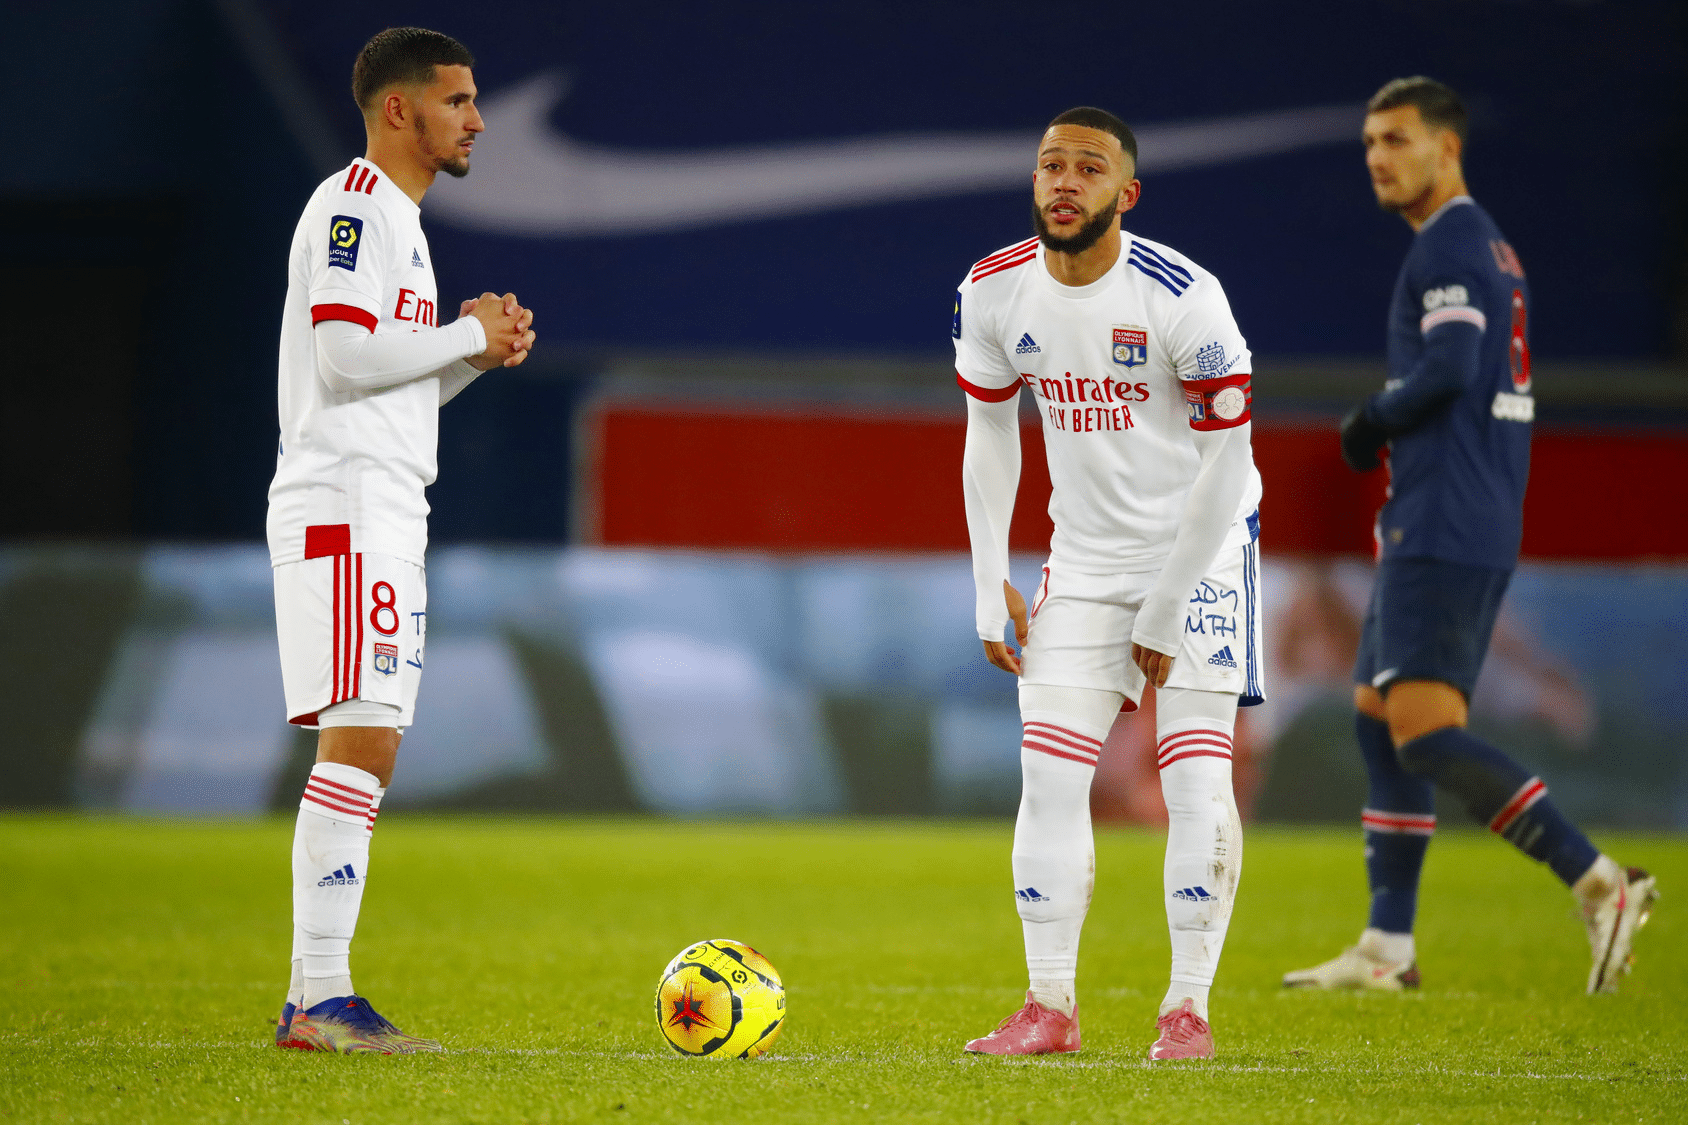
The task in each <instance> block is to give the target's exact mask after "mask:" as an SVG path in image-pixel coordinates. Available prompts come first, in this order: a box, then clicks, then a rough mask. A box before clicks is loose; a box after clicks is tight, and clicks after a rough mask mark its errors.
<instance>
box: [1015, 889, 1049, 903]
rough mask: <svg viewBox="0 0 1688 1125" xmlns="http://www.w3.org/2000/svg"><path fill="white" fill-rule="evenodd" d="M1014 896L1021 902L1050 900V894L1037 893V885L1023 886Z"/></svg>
mask: <svg viewBox="0 0 1688 1125" xmlns="http://www.w3.org/2000/svg"><path fill="white" fill-rule="evenodd" d="M1014 897H1015V898H1017V899H1019V900H1020V901H1021V902H1048V901H1049V896H1048V895H1042V894H1038V893H1037V888H1036V887H1021V888H1020V889H1019V890H1017V891H1015V892H1014Z"/></svg>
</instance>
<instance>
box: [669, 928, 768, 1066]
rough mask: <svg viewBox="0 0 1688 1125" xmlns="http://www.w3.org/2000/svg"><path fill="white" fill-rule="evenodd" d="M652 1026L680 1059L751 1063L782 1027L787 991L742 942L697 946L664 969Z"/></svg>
mask: <svg viewBox="0 0 1688 1125" xmlns="http://www.w3.org/2000/svg"><path fill="white" fill-rule="evenodd" d="M656 1025H657V1027H659V1028H661V1029H662V1037H663V1038H664V1039H666V1040H667V1041H668V1045H669V1046H670V1047H673V1048H674V1049H675V1050H676V1051H678V1052H680V1053H681V1054H682V1055H696V1056H702V1057H706V1058H712V1059H753V1058H755V1057H756V1056H757V1055H762V1054H766V1053H767V1052H768V1050H769V1049H770V1048H772V1047H773V1045H774V1040H776V1039H778V1038H779V1037H780V1029H781V1028H782V1027H784V1026H785V986H784V985H783V984H781V983H780V975H779V973H778V972H777V971H776V970H775V969H774V967H773V966H772V965H770V964H769V963H768V959H767V958H766V957H764V956H762V955H761V954H760V953H758V952H756V951H755V950H754V949H752V948H750V946H748V945H746V944H744V943H743V942H742V941H731V940H729V939H727V938H714V939H712V940H710V941H700V942H698V943H697V944H696V945H688V946H687V947H686V948H684V949H682V950H681V951H680V955H679V956H678V957H676V958H674V960H672V961H670V962H669V963H668V968H666V969H664V970H662V980H661V981H659V982H658V983H657V986H656Z"/></svg>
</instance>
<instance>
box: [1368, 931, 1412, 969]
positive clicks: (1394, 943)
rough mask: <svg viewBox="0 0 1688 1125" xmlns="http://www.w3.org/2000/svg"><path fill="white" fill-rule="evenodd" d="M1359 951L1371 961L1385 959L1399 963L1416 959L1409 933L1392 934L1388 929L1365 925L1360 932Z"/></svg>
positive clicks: (1392, 963) (1392, 962)
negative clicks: (1376, 928)
mask: <svg viewBox="0 0 1688 1125" xmlns="http://www.w3.org/2000/svg"><path fill="white" fill-rule="evenodd" d="M1360 952H1361V953H1364V954H1365V955H1366V956H1367V957H1370V958H1371V959H1372V960H1373V961H1387V962H1388V963H1389V964H1391V965H1399V964H1400V963H1401V962H1403V961H1413V960H1416V959H1417V956H1418V955H1417V952H1416V950H1414V948H1413V936H1412V935H1411V934H1392V933H1390V932H1389V931H1388V930H1374V929H1372V928H1371V927H1370V926H1367V927H1366V928H1365V929H1364V930H1362V931H1361V933H1360Z"/></svg>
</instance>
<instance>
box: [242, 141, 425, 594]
mask: <svg viewBox="0 0 1688 1125" xmlns="http://www.w3.org/2000/svg"><path fill="white" fill-rule="evenodd" d="M435 301H436V294H435V290H434V267H433V264H432V259H431V258H430V257H429V253H428V240H427V239H426V238H425V237H424V236H423V234H422V223H421V209H420V208H419V207H417V205H416V204H415V203H413V202H411V200H410V197H409V196H407V195H405V194H404V192H402V191H400V190H399V189H398V188H397V187H395V186H394V185H393V184H392V182H391V181H390V180H388V178H387V177H386V175H385V174H384V173H382V171H381V170H380V169H379V168H377V167H376V166H375V165H373V164H371V163H369V162H368V161H366V160H362V159H359V160H355V161H353V162H352V166H351V167H350V168H349V169H347V170H346V171H344V172H337V173H335V175H333V176H332V177H330V178H329V179H327V180H325V181H323V183H322V184H321V185H320V186H319V187H318V188H317V189H316V191H315V193H313V194H312V196H311V200H310V202H309V203H307V204H306V205H305V213H304V214H303V215H301V216H300V217H299V225H298V226H297V227H296V228H295V229H294V232H293V249H292V252H291V254H290V255H289V258H288V271H287V303H286V305H285V306H284V309H283V312H282V317H281V366H280V381H279V404H280V409H281V445H280V448H279V449H278V451H277V454H276V472H275V479H274V480H273V481H272V482H271V484H270V511H269V523H268V535H269V543H270V563H271V564H272V565H275V566H280V565H282V564H284V563H291V562H299V561H301V560H303V559H307V558H319V557H322V556H324V555H341V554H350V553H354V552H371V553H375V554H384V555H391V556H392V557H394V558H397V559H402V560H404V561H406V562H410V563H414V564H416V565H417V566H421V565H422V564H423V553H424V552H425V550H426V549H427V546H428V501H427V499H426V497H425V496H424V495H423V490H424V489H425V488H427V486H428V485H430V484H432V483H433V482H434V477H435V476H436V475H437V473H438V465H437V453H438V445H439V425H440V412H439V407H440V381H439V378H438V377H437V376H427V377H424V378H421V379H415V380H412V381H410V382H407V383H401V384H399V385H397V386H391V387H385V388H381V389H378V390H350V391H346V392H344V393H342V392H338V391H335V390H333V389H332V388H331V387H330V386H329V384H328V383H327V382H326V381H324V379H323V378H322V376H321V374H320V373H319V371H318V362H317V347H316V337H315V333H314V328H315V325H316V324H317V323H318V322H319V321H325V320H344V321H350V322H352V323H354V324H361V325H363V326H364V327H365V328H367V329H369V330H370V331H371V332H374V333H376V334H385V333H389V332H415V331H419V330H421V329H425V328H433V327H435V326H436V324H437V323H438V319H439V318H438V308H437V306H436V304H435Z"/></svg>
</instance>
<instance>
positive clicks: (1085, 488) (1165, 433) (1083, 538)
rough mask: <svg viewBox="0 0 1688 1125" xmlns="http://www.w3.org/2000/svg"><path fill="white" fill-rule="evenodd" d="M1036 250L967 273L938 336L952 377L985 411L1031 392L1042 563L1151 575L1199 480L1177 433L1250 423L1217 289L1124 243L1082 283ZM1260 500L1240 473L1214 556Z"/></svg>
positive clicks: (1173, 257) (1163, 250) (1245, 354)
mask: <svg viewBox="0 0 1688 1125" xmlns="http://www.w3.org/2000/svg"><path fill="white" fill-rule="evenodd" d="M1044 253H1045V250H1044V248H1043V246H1042V245H1040V244H1039V242H1038V240H1037V239H1035V238H1034V239H1029V240H1027V241H1025V242H1022V243H1019V244H1017V245H1015V246H1010V247H1008V248H1006V249H1004V250H1002V251H999V252H998V253H996V254H993V255H991V256H990V257H988V258H986V259H984V260H983V261H981V262H979V263H978V264H977V265H975V266H974V267H973V268H972V270H970V271H969V272H968V275H967V278H966V279H965V280H964V281H962V283H961V288H960V290H959V291H958V292H957V293H956V305H955V320H954V323H953V324H952V326H951V335H952V336H954V338H955V366H956V379H957V381H958V382H959V383H960V384H961V387H962V389H963V390H965V391H966V392H967V393H968V394H970V395H973V396H974V397H975V398H978V399H981V400H984V401H986V402H1004V401H1006V400H1008V399H1009V398H1012V397H1013V396H1014V395H1015V394H1016V393H1017V392H1018V391H1019V389H1020V387H1021V386H1025V387H1026V388H1028V389H1029V390H1030V391H1031V392H1032V394H1033V396H1034V401H1035V403H1036V405H1037V410H1038V413H1039V414H1040V415H1041V416H1042V418H1043V437H1044V445H1045V447H1046V449H1047V451H1048V456H1049V478H1050V481H1051V482H1052V483H1053V485H1054V492H1053V494H1052V495H1051V496H1050V498H1049V516H1050V518H1051V519H1052V520H1054V522H1055V535H1054V538H1053V539H1052V540H1051V541H1050V558H1051V559H1052V560H1053V561H1055V562H1058V563H1063V564H1065V565H1067V566H1068V567H1071V568H1073V569H1076V570H1078V571H1081V572H1084V573H1092V574H1116V573H1122V572H1128V571H1130V572H1136V571H1145V570H1150V569H1154V568H1155V567H1157V566H1158V565H1159V564H1160V563H1161V562H1163V561H1164V560H1165V559H1166V557H1167V555H1168V553H1170V551H1171V550H1172V541H1173V538H1174V536H1176V535H1177V532H1178V525H1179V522H1180V520H1181V519H1182V517H1183V512H1184V503H1185V500H1186V498H1187V497H1188V495H1189V492H1190V488H1191V486H1192V485H1193V484H1194V483H1195V480H1196V474H1197V471H1198V470H1199V469H1200V468H1201V456H1200V454H1199V453H1198V452H1197V450H1196V445H1195V441H1194V439H1193V438H1192V436H1191V430H1192V429H1195V430H1216V429H1225V428H1228V427H1232V426H1240V425H1242V424H1243V423H1244V422H1247V421H1249V419H1250V416H1251V405H1252V401H1253V397H1252V396H1253V392H1252V390H1251V388H1250V383H1249V374H1250V367H1251V357H1250V355H1249V351H1248V345H1247V344H1246V343H1244V341H1243V338H1242V334H1241V333H1240V332H1238V331H1237V324H1236V321H1235V320H1234V319H1232V317H1231V309H1230V306H1229V305H1228V304H1227V303H1226V300H1225V293H1224V290H1222V289H1221V288H1220V286H1219V280H1218V279H1217V278H1215V277H1214V276H1213V275H1212V274H1210V273H1208V272H1207V271H1206V270H1204V269H1202V268H1201V267H1200V266H1198V265H1196V264H1195V263H1194V262H1191V261H1190V260H1189V259H1187V258H1185V257H1183V256H1182V255H1180V254H1178V253H1176V252H1175V251H1173V250H1171V249H1169V248H1167V247H1165V246H1162V245H1161V244H1159V243H1157V242H1150V241H1149V240H1147V239H1144V238H1139V237H1136V236H1135V235H1132V234H1130V233H1129V232H1127V233H1126V234H1125V235H1124V238H1123V241H1122V244H1121V253H1120V258H1119V261H1117V262H1115V263H1114V265H1113V268H1112V269H1110V270H1109V271H1108V272H1107V274H1106V275H1104V276H1103V277H1102V278H1100V279H1099V280H1097V281H1095V282H1092V283H1091V284H1089V285H1083V286H1070V285H1063V284H1061V283H1060V282H1058V281H1056V280H1055V279H1054V278H1053V277H1050V276H1049V271H1048V269H1046V268H1045V266H1044V262H1043V256H1044ZM1259 504H1260V474H1259V472H1258V471H1257V470H1256V469H1255V468H1254V465H1253V464H1252V462H1251V463H1250V465H1249V480H1248V486H1247V488H1246V490H1245V491H1244V493H1243V500H1242V504H1241V505H1240V506H1239V507H1238V510H1237V512H1236V519H1235V524H1234V526H1233V527H1232V529H1231V531H1230V533H1229V535H1228V536H1227V537H1226V540H1225V543H1224V547H1226V548H1231V547H1238V546H1241V545H1243V544H1245V543H1248V542H1249V541H1250V540H1251V538H1252V536H1253V528H1251V526H1250V524H1251V523H1254V522H1255V521H1254V520H1253V519H1252V518H1251V517H1252V514H1253V513H1254V512H1255V511H1256V510H1257V508H1258V507H1259ZM1256 526H1258V525H1257V524H1256Z"/></svg>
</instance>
